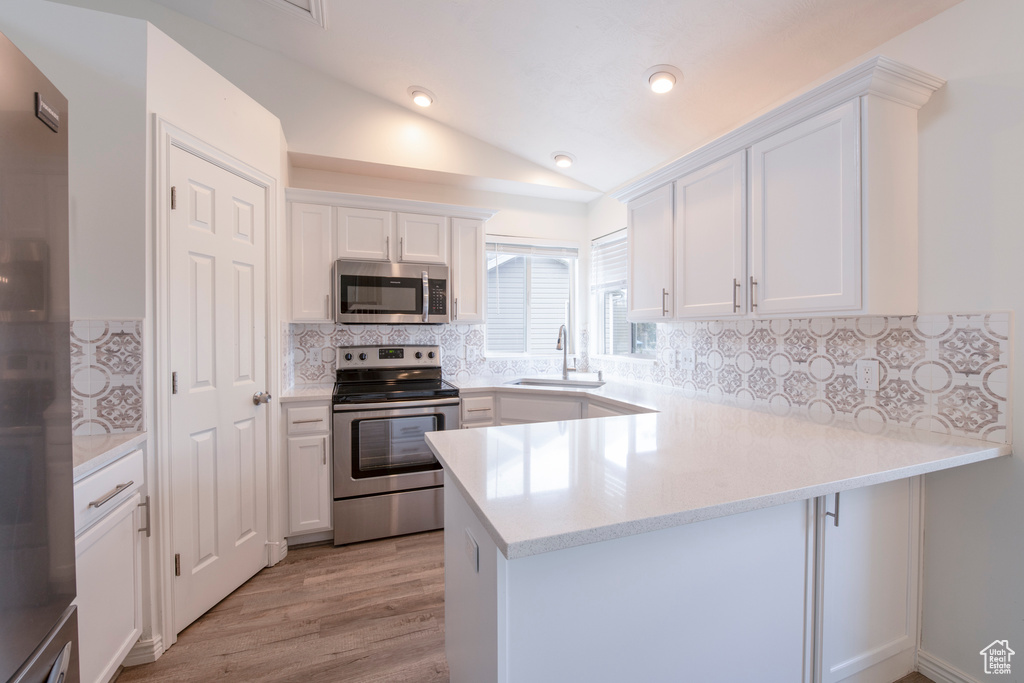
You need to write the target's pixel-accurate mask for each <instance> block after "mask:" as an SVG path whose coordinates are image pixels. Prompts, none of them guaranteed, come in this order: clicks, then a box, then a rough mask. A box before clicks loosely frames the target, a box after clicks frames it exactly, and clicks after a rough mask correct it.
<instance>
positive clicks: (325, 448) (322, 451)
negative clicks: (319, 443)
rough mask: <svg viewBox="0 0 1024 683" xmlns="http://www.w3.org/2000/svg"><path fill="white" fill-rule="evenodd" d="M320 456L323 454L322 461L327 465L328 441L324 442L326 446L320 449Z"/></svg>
mask: <svg viewBox="0 0 1024 683" xmlns="http://www.w3.org/2000/svg"><path fill="white" fill-rule="evenodd" d="M320 456H321V459H320V463H321V464H322V465H324V466H325V467H326V466H327V444H326V443H325V444H324V447H323V448H321V449H320Z"/></svg>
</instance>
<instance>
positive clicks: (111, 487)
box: [74, 450, 145, 536]
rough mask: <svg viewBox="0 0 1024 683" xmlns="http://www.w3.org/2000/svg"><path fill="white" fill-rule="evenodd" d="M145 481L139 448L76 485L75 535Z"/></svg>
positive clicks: (128, 496)
mask: <svg viewBox="0 0 1024 683" xmlns="http://www.w3.org/2000/svg"><path fill="white" fill-rule="evenodd" d="M144 483H145V464H144V462H143V458H142V451H141V450H137V451H132V452H131V453H129V454H128V455H126V456H124V457H122V458H120V459H118V460H115V461H114V462H112V463H110V464H109V465H107V466H106V467H104V468H103V469H101V470H97V471H96V472H93V473H92V474H90V475H89V476H88V477H86V478H85V479H82V480H81V481H79V482H78V483H77V484H75V494H74V495H75V535H76V536H77V535H78V534H79V533H81V532H82V530H84V529H86V528H87V527H89V526H91V525H92V524H93V523H95V522H96V521H98V520H99V519H101V518H102V517H103V516H104V515H105V514H107V513H108V512H110V511H111V510H113V509H115V508H116V507H117V506H118V505H120V504H121V503H122V502H123V501H125V500H128V498H130V497H131V496H132V494H133V493H135V492H136V491H138V490H139V489H140V488H142V485H143V484H144Z"/></svg>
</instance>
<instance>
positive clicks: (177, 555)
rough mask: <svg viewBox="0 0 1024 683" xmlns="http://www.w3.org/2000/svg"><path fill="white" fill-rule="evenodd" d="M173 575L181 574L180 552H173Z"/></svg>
mask: <svg viewBox="0 0 1024 683" xmlns="http://www.w3.org/2000/svg"><path fill="white" fill-rule="evenodd" d="M174 575H175V576H181V553H174Z"/></svg>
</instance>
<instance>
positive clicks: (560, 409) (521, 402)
mask: <svg viewBox="0 0 1024 683" xmlns="http://www.w3.org/2000/svg"><path fill="white" fill-rule="evenodd" d="M498 400H499V404H498V415H499V417H500V419H501V424H503V425H514V424H525V423H530V422H557V421H560V420H579V419H580V418H582V417H583V401H581V400H579V399H572V398H538V397H536V396H508V395H505V396H499V399H498Z"/></svg>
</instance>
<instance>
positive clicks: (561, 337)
mask: <svg viewBox="0 0 1024 683" xmlns="http://www.w3.org/2000/svg"><path fill="white" fill-rule="evenodd" d="M555 349H556V350H558V351H561V352H562V379H569V373H570V372H576V368H570V367H569V332H568V330H566V327H565V325H562V326H561V327H559V328H558V343H557V344H556V345H555Z"/></svg>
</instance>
